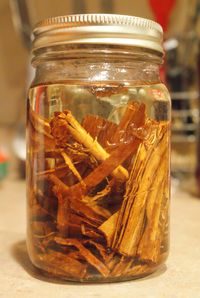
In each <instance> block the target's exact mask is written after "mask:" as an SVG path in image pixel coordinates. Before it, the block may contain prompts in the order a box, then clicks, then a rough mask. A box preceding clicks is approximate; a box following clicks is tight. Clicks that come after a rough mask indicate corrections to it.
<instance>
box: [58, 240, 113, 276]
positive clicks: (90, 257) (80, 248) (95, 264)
mask: <svg viewBox="0 0 200 298" xmlns="http://www.w3.org/2000/svg"><path fill="white" fill-rule="evenodd" d="M55 241H56V242H57V243H58V244H61V245H67V246H74V247H76V248H77V249H78V251H79V252H80V254H81V255H82V256H83V257H84V258H85V259H86V261H87V262H88V263H89V264H90V265H92V266H93V267H95V268H96V269H97V270H98V271H99V272H100V273H101V274H102V275H103V276H104V277H107V276H108V275H109V269H108V268H107V267H106V266H105V265H104V264H103V263H102V262H101V261H100V260H99V259H98V258H97V257H95V256H94V255H93V254H92V253H91V251H90V250H88V249H87V248H85V247H84V246H83V245H82V244H81V242H79V241H78V240H77V239H66V238H61V237H55Z"/></svg>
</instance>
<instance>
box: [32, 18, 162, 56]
mask: <svg viewBox="0 0 200 298" xmlns="http://www.w3.org/2000/svg"><path fill="white" fill-rule="evenodd" d="M33 34H34V41H33V50H36V49H38V48H42V47H48V46H52V45H58V44H69V43H97V44H115V45H116V44H119V45H130V46H139V47H144V48H149V49H152V50H155V51H158V52H161V53H163V47H162V41H163V30H162V27H161V26H160V25H159V24H158V23H156V22H154V21H152V20H148V19H145V18H140V17H135V16H129V15H119V14H74V15H66V16H58V17H52V18H47V19H44V20H42V21H40V22H39V23H37V24H36V25H35V27H34V29H33Z"/></svg>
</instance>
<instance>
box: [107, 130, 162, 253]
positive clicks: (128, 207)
mask: <svg viewBox="0 0 200 298" xmlns="http://www.w3.org/2000/svg"><path fill="white" fill-rule="evenodd" d="M167 129H168V127H165V126H163V127H161V129H160V127H159V126H158V127H157V130H158V132H159V130H161V131H160V133H159V134H158V138H157V139H155V140H154V141H153V142H152V143H150V144H149V146H148V147H147V146H145V145H144V144H141V145H140V147H139V149H138V154H137V156H136V158H135V162H134V165H133V170H132V172H131V175H130V178H129V180H128V182H127V188H126V194H125V197H124V200H123V203H122V207H121V209H120V212H119V216H118V222H117V227H116V232H115V235H114V238H113V243H112V248H113V249H114V250H116V251H118V252H120V253H121V254H124V255H127V256H136V254H137V247H138V244H139V241H140V238H141V236H142V232H143V229H144V223H145V218H144V215H145V208H146V201H147V197H148V191H149V189H150V188H151V185H152V183H154V176H152V175H153V174H155V173H156V172H157V170H158V168H159V165H160V162H161V160H162V158H163V154H165V152H166V150H167V147H166V139H165V134H166V131H167Z"/></svg>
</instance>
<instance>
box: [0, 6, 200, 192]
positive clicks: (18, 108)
mask: <svg viewBox="0 0 200 298" xmlns="http://www.w3.org/2000/svg"><path fill="white" fill-rule="evenodd" d="M72 13H118V14H128V15H135V16H140V17H145V18H149V19H153V20H156V21H158V22H159V23H160V24H161V25H162V26H163V29H164V47H165V51H166V62H165V67H164V73H163V80H165V82H166V84H167V86H168V88H169V90H170V93H171V98H172V177H173V181H175V183H176V184H177V185H180V187H182V188H184V189H185V190H186V191H189V192H191V193H193V194H195V195H196V194H198V192H199V189H198V187H199V185H200V124H199V123H200V121H199V111H200V100H199V98H200V97H199V86H200V80H199V77H200V0H163V1H162V0H134V1H130V0H123V1H121V0H57V1H54V0H42V1H40V0H30V1H29V0H10V1H8V0H1V1H0V180H3V178H4V177H6V176H7V179H23V178H24V177H25V170H24V161H25V113H26V107H25V102H26V93H27V88H28V85H29V84H30V82H31V79H32V77H33V75H34V70H33V69H32V68H31V66H30V59H31V54H30V46H31V30H32V28H33V25H34V24H35V23H36V22H38V21H39V20H41V19H43V18H46V17H51V16H57V15H65V14H72ZM0 183H1V181H0ZM2 187H3V186H2Z"/></svg>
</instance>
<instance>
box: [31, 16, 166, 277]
mask: <svg viewBox="0 0 200 298" xmlns="http://www.w3.org/2000/svg"><path fill="white" fill-rule="evenodd" d="M125 18H127V17H125ZM136 19H137V18H136ZM133 20H134V18H133ZM146 22H149V21H146ZM150 22H151V21H150ZM150 24H151V23H150ZM153 24H154V22H153ZM90 26H91V24H90ZM140 26H142V22H141V25H140ZM152 26H153V25H152ZM154 26H156V25H155V24H154ZM69 30H70V29H69ZM145 30H147V29H146V27H145ZM69 32H70V31H69ZM43 34H44V33H43ZM147 44H148V43H147ZM34 54H35V57H34V59H33V65H34V66H35V67H36V77H35V79H34V81H33V83H32V85H31V87H30V90H29V95H28V104H27V116H28V120H27V198H28V233H27V245H28V252H29V256H30V258H31V261H32V263H33V264H34V265H35V266H36V267H38V268H40V269H41V270H42V272H43V273H44V274H48V275H50V276H52V277H55V278H60V279H65V280H73V281H84V282H87V281H88V282H89V281H99V282H105V281H121V280H128V279H133V278H138V277H141V276H145V275H147V274H149V273H151V272H153V271H155V270H156V269H157V268H158V267H159V266H160V265H161V264H162V263H163V262H164V261H165V260H166V257H167V254H168V245H169V244H168V237H169V233H168V218H169V214H168V207H169V188H170V182H169V142H170V99H169V94H168V91H167V89H166V87H165V86H164V85H163V84H162V83H161V81H160V77H159V67H160V64H161V63H162V53H161V52H160V51H158V50H154V49H151V48H148V47H145V46H140V47H138V46H135V45H134V46H133V45H132V46H130V45H125V44H98V42H97V43H96V44H94V43H87V44H86V43H84V44H83V43H77V44H72V43H68V44H64V43H63V44H56V45H49V44H48V46H46V47H41V48H39V49H38V48H37V49H36V50H35V51H34Z"/></svg>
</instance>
